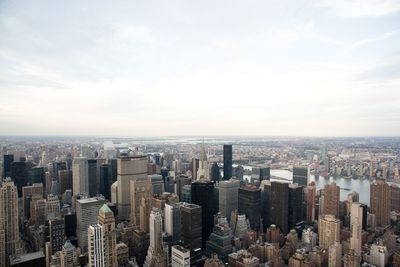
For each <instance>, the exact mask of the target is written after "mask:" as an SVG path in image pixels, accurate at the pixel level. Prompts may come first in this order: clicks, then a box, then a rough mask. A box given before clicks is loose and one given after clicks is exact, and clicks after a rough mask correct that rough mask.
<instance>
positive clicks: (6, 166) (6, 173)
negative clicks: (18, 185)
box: [2, 155, 14, 178]
mask: <svg viewBox="0 0 400 267" xmlns="http://www.w3.org/2000/svg"><path fill="white" fill-rule="evenodd" d="M13 162H14V155H4V156H3V173H2V175H3V178H7V177H11V163H13Z"/></svg>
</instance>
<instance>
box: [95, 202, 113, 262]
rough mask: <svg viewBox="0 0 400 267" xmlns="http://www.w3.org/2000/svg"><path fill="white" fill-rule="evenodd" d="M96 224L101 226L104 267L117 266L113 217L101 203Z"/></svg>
mask: <svg viewBox="0 0 400 267" xmlns="http://www.w3.org/2000/svg"><path fill="white" fill-rule="evenodd" d="M98 224H99V225H101V226H102V227H103V236H104V265H103V266H104V267H117V253H116V251H117V250H116V246H117V238H116V232H115V218H114V213H113V212H112V210H111V209H110V208H109V207H108V206H107V204H103V206H102V207H101V208H100V210H99V216H98Z"/></svg>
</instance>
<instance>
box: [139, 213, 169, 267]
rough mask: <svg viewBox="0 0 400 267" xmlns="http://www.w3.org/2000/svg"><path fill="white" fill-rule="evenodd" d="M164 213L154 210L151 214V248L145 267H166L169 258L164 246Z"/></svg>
mask: <svg viewBox="0 0 400 267" xmlns="http://www.w3.org/2000/svg"><path fill="white" fill-rule="evenodd" d="M162 229H163V221H162V213H161V210H153V211H151V213H150V246H149V250H148V251H147V256H146V261H145V263H144V265H143V266H145V267H153V266H154V267H166V266H167V257H166V253H165V252H164V249H163V244H162V232H163V231H162Z"/></svg>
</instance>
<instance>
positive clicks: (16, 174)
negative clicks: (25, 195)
mask: <svg viewBox="0 0 400 267" xmlns="http://www.w3.org/2000/svg"><path fill="white" fill-rule="evenodd" d="M10 176H11V179H12V180H13V181H14V183H15V185H16V186H17V189H18V197H22V187H23V186H26V185H27V183H28V169H27V166H26V162H25V161H19V162H13V163H11V175H10Z"/></svg>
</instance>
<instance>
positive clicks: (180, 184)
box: [176, 174, 192, 202]
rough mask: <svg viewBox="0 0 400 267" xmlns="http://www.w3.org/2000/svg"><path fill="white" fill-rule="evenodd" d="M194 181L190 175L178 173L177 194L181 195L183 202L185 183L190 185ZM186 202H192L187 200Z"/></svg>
mask: <svg viewBox="0 0 400 267" xmlns="http://www.w3.org/2000/svg"><path fill="white" fill-rule="evenodd" d="M191 183H192V179H191V178H190V177H188V176H187V175H183V174H181V175H178V176H177V177H176V194H177V195H178V196H179V199H180V200H181V201H182V202H183V187H184V186H185V185H189V187H190V184H191ZM186 202H190V200H189V201H186Z"/></svg>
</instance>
